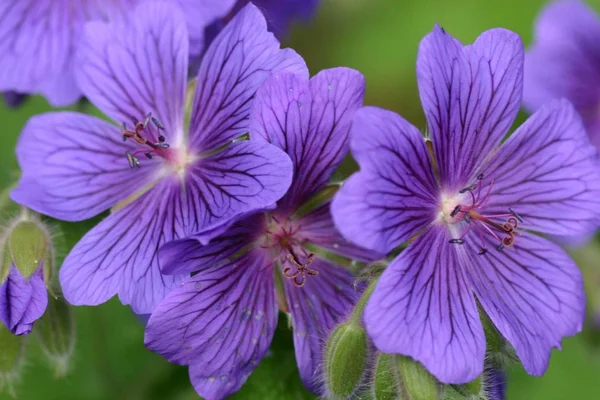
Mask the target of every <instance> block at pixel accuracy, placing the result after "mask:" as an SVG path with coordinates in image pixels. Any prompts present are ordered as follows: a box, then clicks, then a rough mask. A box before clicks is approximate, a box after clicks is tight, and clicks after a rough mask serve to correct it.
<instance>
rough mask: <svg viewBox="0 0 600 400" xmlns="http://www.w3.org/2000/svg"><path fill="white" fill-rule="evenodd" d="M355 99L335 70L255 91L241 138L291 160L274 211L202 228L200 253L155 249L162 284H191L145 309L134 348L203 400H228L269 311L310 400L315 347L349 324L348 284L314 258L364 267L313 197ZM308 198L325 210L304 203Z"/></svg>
mask: <svg viewBox="0 0 600 400" xmlns="http://www.w3.org/2000/svg"><path fill="white" fill-rule="evenodd" d="M363 92H364V79H363V77H362V75H361V74H359V73H358V72H356V71H354V70H351V69H347V68H336V69H330V70H325V71H322V72H320V73H319V74H317V75H316V76H315V77H313V78H312V79H310V80H309V79H308V76H306V74H302V75H299V74H292V73H280V74H277V75H275V76H274V77H273V78H271V79H270V80H269V81H267V83H265V84H264V85H263V86H262V87H261V89H259V91H258V93H257V96H256V99H255V100H254V103H253V107H252V113H251V128H250V135H251V137H255V138H257V140H258V139H259V138H262V139H263V140H266V141H268V142H270V143H273V144H274V145H276V146H278V147H280V148H282V149H283V150H285V151H286V153H287V154H289V156H290V157H291V158H292V161H293V163H294V170H295V172H294V178H293V181H292V185H291V187H290V189H289V191H288V192H287V194H286V195H285V196H284V197H283V198H282V199H281V200H280V201H279V202H278V203H277V206H276V207H275V208H269V209H268V210H265V211H263V212H260V213H255V214H252V215H249V216H246V217H243V218H241V219H240V220H238V221H237V222H236V223H234V224H233V225H231V224H226V225H225V226H223V225H221V226H214V227H212V229H211V232H209V237H212V236H214V234H215V232H218V231H220V233H221V234H220V236H218V237H217V238H215V239H214V240H212V241H209V242H208V243H207V241H206V238H205V237H204V236H205V235H204V234H203V233H199V234H197V235H195V236H191V237H190V238H187V239H182V240H178V241H175V242H172V243H170V244H167V245H166V246H164V247H163V249H161V251H160V255H161V260H162V265H163V267H164V269H163V272H165V273H175V274H177V275H179V274H182V273H187V274H193V276H192V277H191V278H190V279H189V280H188V281H187V282H185V283H184V284H183V285H182V286H181V287H180V288H178V289H175V290H174V291H172V292H171V293H169V294H168V295H167V297H166V298H165V300H164V301H163V302H162V303H161V304H160V305H159V306H158V307H157V308H156V310H155V311H154V313H153V314H152V316H151V318H150V321H149V323H148V326H147V330H146V345H147V346H148V347H149V348H150V349H151V350H154V351H156V352H158V353H160V354H162V355H163V356H165V357H166V358H167V359H168V360H170V361H172V362H175V363H179V364H185V365H189V366H190V376H191V380H192V382H193V384H194V386H195V387H196V390H197V391H198V393H200V395H202V396H203V397H205V398H207V399H221V398H223V397H225V396H227V395H229V394H231V393H233V392H234V391H236V390H238V389H239V388H240V386H241V385H242V384H243V383H244V382H245V381H246V379H247V377H248V375H249V374H250V373H251V371H252V370H253V369H254V368H255V367H256V366H257V365H258V363H259V362H260V360H261V359H262V358H263V357H264V356H265V354H266V352H267V350H268V348H269V345H270V343H271V339H272V337H273V334H274V331H275V326H276V324H277V307H278V300H277V299H279V307H280V308H281V309H282V310H283V311H286V312H289V313H290V314H291V318H292V324H293V327H294V343H295V348H296V359H297V362H298V367H299V370H300V375H301V377H302V380H303V382H304V383H305V385H306V386H307V387H308V388H309V389H311V390H313V391H315V392H321V390H322V388H321V386H320V385H321V382H320V379H321V373H320V370H321V364H322V359H321V357H322V353H323V348H322V347H323V344H324V342H325V339H326V335H327V334H328V333H329V330H331V329H332V328H333V326H334V325H335V324H336V323H339V321H340V319H341V318H343V317H345V316H347V315H348V314H349V311H350V309H351V307H352V305H353V304H354V302H355V300H356V298H357V294H358V293H357V291H356V290H355V289H354V286H353V277H352V274H351V273H350V272H349V271H348V270H347V268H345V267H343V266H341V265H339V264H338V263H337V262H336V261H334V260H336V258H328V257H326V256H325V255H324V253H323V250H325V251H327V252H330V253H333V254H337V255H341V256H345V257H347V258H351V259H356V260H365V261H366V260H371V259H372V258H373V256H376V255H375V254H373V253H372V252H368V251H366V250H363V249H360V248H358V247H355V246H353V245H351V244H349V243H348V242H346V241H345V240H344V239H343V238H342V237H341V236H340V235H339V234H338V232H337V231H336V230H335V228H334V225H333V221H332V219H331V215H330V211H329V206H330V201H329V200H328V199H327V196H322V194H323V193H324V192H323V191H322V190H326V191H327V190H329V189H327V186H326V185H327V183H328V181H329V179H330V176H331V174H332V172H333V170H334V168H335V167H336V166H338V165H339V164H340V163H341V161H342V160H343V158H344V156H345V154H346V153H347V151H348V131H349V126H350V121H351V119H352V116H353V115H354V113H355V112H356V110H357V109H358V108H359V107H360V106H361V104H362V98H363ZM315 195H316V197H317V198H322V197H324V198H325V199H326V200H324V201H321V202H320V203H319V202H316V201H315ZM329 197H330V196H329ZM315 203H316V204H315ZM306 204H313V206H314V207H313V208H312V210H310V208H311V207H310V206H308V207H307V206H305V205H306ZM319 249H320V250H319Z"/></svg>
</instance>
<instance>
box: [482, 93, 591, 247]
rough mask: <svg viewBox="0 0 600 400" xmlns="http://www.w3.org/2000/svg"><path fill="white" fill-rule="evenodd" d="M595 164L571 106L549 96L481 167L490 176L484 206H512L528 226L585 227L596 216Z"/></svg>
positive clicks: (562, 230)
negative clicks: (542, 105)
mask: <svg viewBox="0 0 600 400" xmlns="http://www.w3.org/2000/svg"><path fill="white" fill-rule="evenodd" d="M599 166H600V164H599V163H598V158H597V155H596V150H595V149H594V147H593V146H592V145H591V144H590V143H589V140H588V139H587V137H586V134H585V129H584V128H583V126H582V124H581V120H580V118H579V116H578V115H577V112H576V111H575V110H574V109H573V106H572V105H571V104H570V103H569V102H568V101H566V100H556V101H552V102H550V103H549V104H548V105H547V106H544V107H542V108H541V109H540V110H538V111H537V112H536V113H535V114H534V115H533V116H531V117H530V118H529V120H527V121H526V122H525V123H524V124H523V125H522V126H521V127H519V129H517V131H516V132H515V133H514V134H513V135H512V136H511V137H510V138H509V139H508V140H507V141H506V142H505V143H504V144H503V145H502V147H501V148H500V150H498V152H497V153H496V154H495V155H494V157H493V158H492V160H491V161H490V163H489V164H488V165H487V166H486V167H485V169H484V170H483V171H482V172H483V175H484V176H485V177H489V179H491V180H492V181H493V183H492V190H491V195H490V199H489V201H488V202H487V203H486V206H485V208H486V210H485V211H486V212H488V213H491V214H494V213H496V212H497V213H506V212H507V210H508V208H509V207H511V208H512V209H513V210H514V211H515V212H517V213H518V214H519V215H520V216H521V217H522V218H523V221H524V223H523V227H525V228H527V229H533V230H539V231H542V232H547V233H551V234H553V235H565V236H567V235H568V236H575V235H580V234H584V233H587V232H589V231H591V230H594V229H596V228H598V226H599V221H600V169H599ZM484 190H485V189H484Z"/></svg>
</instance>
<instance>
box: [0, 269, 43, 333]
mask: <svg viewBox="0 0 600 400" xmlns="http://www.w3.org/2000/svg"><path fill="white" fill-rule="evenodd" d="M47 306H48V292H47V290H46V285H45V284H44V272H43V270H42V268H41V267H39V268H38V269H37V270H36V271H35V272H34V273H33V274H32V275H31V276H30V277H29V278H28V279H26V278H25V277H23V276H22V275H21V273H20V272H19V270H18V269H17V268H16V267H15V266H14V265H13V266H11V267H10V270H9V273H8V276H7V277H6V281H4V282H3V283H2V284H0V321H2V323H3V324H4V325H6V327H7V328H8V329H9V330H10V331H11V332H12V333H13V334H15V335H28V334H29V333H30V332H31V329H32V327H33V323H34V322H35V321H37V320H38V319H40V318H41V317H42V315H44V312H45V311H46V307H47Z"/></svg>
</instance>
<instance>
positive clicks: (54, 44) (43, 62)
mask: <svg viewBox="0 0 600 400" xmlns="http://www.w3.org/2000/svg"><path fill="white" fill-rule="evenodd" d="M150 1H154V0H111V1H106V0H82V1H79V2H73V1H72V0H19V1H14V0H0V54H2V57H0V91H17V92H19V93H31V94H41V95H43V96H45V97H46V98H47V99H48V101H49V102H50V104H51V105H53V106H64V105H69V104H72V103H74V102H75V101H76V100H77V99H78V98H79V97H81V96H82V94H84V89H83V88H82V87H81V86H80V84H79V83H78V82H77V81H76V79H75V69H76V67H77V62H76V56H75V53H76V50H77V48H78V46H79V45H80V39H81V38H82V37H83V36H84V34H83V33H84V31H85V24H86V23H88V22H90V21H105V20H108V19H113V20H118V19H123V18H122V17H123V16H124V14H125V13H126V12H128V11H129V10H130V9H131V7H133V6H134V5H136V4H141V3H147V2H150ZM76 3H77V4H76ZM173 3H176V4H177V5H178V6H180V7H181V8H182V9H183V10H185V21H182V22H183V23H184V24H186V25H187V27H188V32H189V38H190V44H189V51H190V55H192V56H193V55H197V54H200V53H201V52H202V50H203V44H204V29H205V27H206V26H207V25H208V24H210V23H211V22H213V21H214V20H215V19H217V18H221V17H222V16H224V15H226V14H227V13H228V12H229V10H230V9H231V7H232V6H233V5H234V3H235V0H175V1H174V2H173ZM177 5H172V7H177Z"/></svg>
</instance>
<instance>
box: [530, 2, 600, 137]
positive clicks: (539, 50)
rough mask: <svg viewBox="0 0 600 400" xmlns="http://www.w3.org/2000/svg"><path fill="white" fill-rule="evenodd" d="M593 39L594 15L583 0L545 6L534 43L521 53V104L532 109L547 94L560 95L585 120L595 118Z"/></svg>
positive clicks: (599, 81) (598, 35)
mask: <svg viewBox="0 0 600 400" xmlns="http://www.w3.org/2000/svg"><path fill="white" fill-rule="evenodd" d="M599 40H600V20H599V19H598V16H597V15H596V13H595V12H594V10H592V9H591V8H590V7H589V6H587V5H586V4H585V2H583V1H557V2H553V3H551V4H550V5H548V6H547V7H546V8H545V9H544V10H543V11H542V13H541V14H540V15H539V17H538V19H537V22H536V29H535V38H534V43H533V46H532V47H531V49H530V50H529V51H528V52H527V54H526V56H525V86H524V92H523V100H524V102H525V105H526V106H527V107H528V108H529V109H530V110H532V111H534V110H537V109H538V108H539V107H541V106H542V105H544V104H545V103H547V102H548V101H549V100H551V99H559V98H566V99H568V100H570V101H571V102H572V103H573V104H574V105H575V107H576V108H577V109H578V110H579V112H580V113H581V114H582V116H583V117H584V119H585V120H586V121H588V120H595V119H597V118H598V117H599V113H598V111H597V109H598V104H599V103H600V92H598V90H596V88H597V87H600V64H599V60H600V45H599V44H598V43H599ZM598 132H600V130H598V129H596V130H594V131H590V134H592V135H594V136H598Z"/></svg>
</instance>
